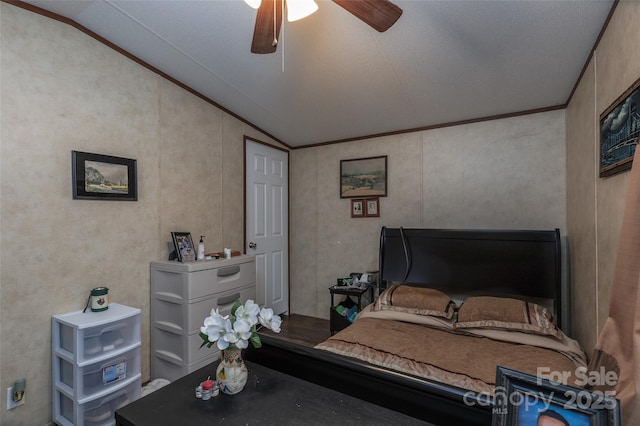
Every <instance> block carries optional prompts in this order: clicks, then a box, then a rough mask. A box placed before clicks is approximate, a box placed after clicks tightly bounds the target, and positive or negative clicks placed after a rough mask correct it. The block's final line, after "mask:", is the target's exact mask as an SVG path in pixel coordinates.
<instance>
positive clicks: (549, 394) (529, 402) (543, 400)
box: [492, 367, 621, 426]
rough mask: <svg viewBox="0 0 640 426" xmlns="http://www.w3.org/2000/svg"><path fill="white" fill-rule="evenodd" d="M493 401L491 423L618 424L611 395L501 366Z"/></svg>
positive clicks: (496, 425)
mask: <svg viewBox="0 0 640 426" xmlns="http://www.w3.org/2000/svg"><path fill="white" fill-rule="evenodd" d="M555 373H566V374H568V375H575V377H576V378H577V377H578V374H579V372H578V371H577V370H576V371H570V372H555ZM568 375H567V377H569V376H568ZM558 377H561V376H560V375H558ZM591 379H594V378H591ZM494 404H495V405H494V408H493V416H492V426H529V425H534V426H535V425H538V424H558V425H565V424H566V425H571V426H620V425H621V411H620V401H619V400H617V399H616V398H614V397H613V396H610V395H606V394H604V393H603V392H600V391H590V390H586V389H584V388H578V387H575V386H569V385H566V384H562V383H557V382H551V381H550V380H548V379H545V378H541V377H537V376H533V375H531V374H527V373H523V372H521V371H516V370H511V369H508V368H504V367H498V368H497V372H496V388H495V391H494ZM543 419H544V420H546V421H547V422H548V423H545V422H544V421H542V420H543ZM539 421H542V422H541V423H539Z"/></svg>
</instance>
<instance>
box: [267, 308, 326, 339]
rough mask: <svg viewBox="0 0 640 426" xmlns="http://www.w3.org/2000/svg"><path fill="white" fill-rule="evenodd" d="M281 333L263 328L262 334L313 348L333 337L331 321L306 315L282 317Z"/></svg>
mask: <svg viewBox="0 0 640 426" xmlns="http://www.w3.org/2000/svg"><path fill="white" fill-rule="evenodd" d="M281 317H282V325H281V327H280V333H274V332H273V331H271V330H268V329H266V328H263V329H262V330H260V334H267V335H270V336H274V337H277V338H279V339H284V340H287V341H290V342H294V343H298V344H301V345H305V346H310V347H313V346H315V345H317V344H318V343H320V342H323V341H325V340H326V339H328V338H329V337H330V336H331V332H330V331H329V320H326V319H321V318H314V317H308V316H304V315H296V314H292V315H281Z"/></svg>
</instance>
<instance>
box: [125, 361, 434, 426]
mask: <svg viewBox="0 0 640 426" xmlns="http://www.w3.org/2000/svg"><path fill="white" fill-rule="evenodd" d="M217 364H218V361H216V362H214V363H212V364H210V365H209V366H207V367H204V368H202V369H200V370H198V371H195V372H193V373H191V374H189V375H187V376H185V377H183V378H181V379H179V380H176V381H175V382H173V383H171V384H170V385H167V386H165V387H163V388H161V389H159V390H157V391H155V392H153V393H151V394H149V395H147V396H145V397H143V398H141V399H139V400H137V401H135V402H133V403H131V404H129V405H127V406H126V407H123V408H121V409H119V410H117V411H116V423H117V425H119V426H120V425H121V426H158V425H178V426H190V425H198V426H200V425H233V426H235V425H247V426H251V425H340V426H343V425H391V424H393V425H428V424H429V423H426V422H423V421H421V420H418V419H415V418H413V417H409V416H406V415H404V414H402V413H398V412H396V411H392V410H389V409H386V408H384V407H380V406H378V405H374V404H371V403H368V402H366V401H363V400H360V399H357V398H353V397H350V396H348V395H345V394H343V393H340V392H336V391H334V390H331V389H328V388H324V387H322V386H318V385H315V384H313V383H311V382H307V381H305V380H302V379H298V378H295V377H293V376H289V375H287V374H284V373H280V372H278V371H275V370H271V369H269V368H266V367H263V366H261V365H259V364H255V363H252V362H246V364H247V368H248V369H249V378H248V380H247V385H246V386H245V388H244V389H243V390H242V392H240V393H238V394H236V395H225V394H222V393H221V394H220V395H219V396H217V397H212V398H211V399H210V400H208V401H203V400H201V399H197V398H196V397H195V387H196V386H197V385H198V384H199V383H200V382H201V381H203V380H206V379H207V377H208V376H211V377H213V376H215V371H216V367H217Z"/></svg>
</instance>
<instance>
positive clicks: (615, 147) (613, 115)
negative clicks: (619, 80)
mask: <svg viewBox="0 0 640 426" xmlns="http://www.w3.org/2000/svg"><path fill="white" fill-rule="evenodd" d="M638 135H640V79H638V80H636V82H635V83H634V84H633V85H632V86H631V87H630V88H629V89H627V91H626V92H624V93H623V94H622V95H621V96H620V97H619V98H618V99H616V100H615V101H614V102H613V104H612V105H611V106H609V108H607V109H606V110H605V111H604V112H603V113H602V114H601V115H600V177H606V176H611V175H614V174H616V173H619V172H621V171H623V170H627V169H629V168H631V163H632V162H633V154H634V153H635V151H636V146H637V145H638Z"/></svg>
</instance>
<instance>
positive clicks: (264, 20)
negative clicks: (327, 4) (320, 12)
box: [245, 0, 402, 54]
mask: <svg viewBox="0 0 640 426" xmlns="http://www.w3.org/2000/svg"><path fill="white" fill-rule="evenodd" d="M245 1H247V0H245ZM255 1H256V0H254V2H255ZM250 2H251V1H250V0H249V1H247V3H250ZM284 2H285V0H262V1H261V2H259V7H258V14H257V16H256V24H255V27H254V30H253V41H252V43H251V52H252V53H260V54H264V53H274V52H275V51H276V48H277V46H278V37H279V36H280V27H281V26H282V8H283V6H284ZM293 2H294V0H289V3H290V4H289V5H287V7H288V8H289V9H290V10H289V15H291V7H292V5H293ZM333 2H334V3H336V4H338V5H340V6H342V7H343V8H344V9H346V10H347V11H348V12H350V13H352V14H353V15H355V16H356V17H357V18H358V19H360V20H362V21H363V22H365V23H367V24H368V25H370V26H371V27H373V28H374V29H376V30H378V31H379V32H384V31H386V30H387V29H389V28H390V27H391V26H392V25H393V24H394V23H395V22H396V21H397V20H398V18H400V15H402V9H400V8H399V7H398V6H396V5H395V4H393V3H391V2H390V1H389V0H333ZM311 3H313V5H314V6H315V9H313V11H315V10H316V9H317V5H315V2H311ZM254 4H256V5H257V4H258V2H255V3H254ZM305 16H306V15H305ZM289 20H290V21H291V20H292V19H291V17H289Z"/></svg>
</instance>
